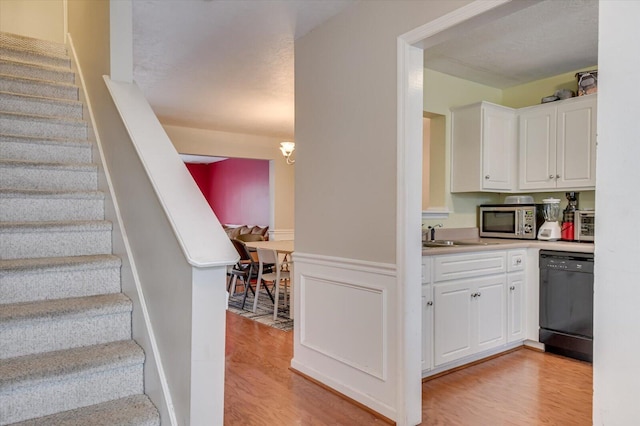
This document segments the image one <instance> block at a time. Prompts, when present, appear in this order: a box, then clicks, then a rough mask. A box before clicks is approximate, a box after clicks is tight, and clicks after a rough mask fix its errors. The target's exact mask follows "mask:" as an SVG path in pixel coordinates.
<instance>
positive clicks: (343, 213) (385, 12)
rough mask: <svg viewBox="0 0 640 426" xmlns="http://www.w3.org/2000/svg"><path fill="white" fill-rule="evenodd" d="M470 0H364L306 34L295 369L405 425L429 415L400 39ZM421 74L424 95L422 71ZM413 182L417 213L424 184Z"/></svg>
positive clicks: (299, 124)
mask: <svg viewBox="0 0 640 426" xmlns="http://www.w3.org/2000/svg"><path fill="white" fill-rule="evenodd" d="M466 3H467V2H461V1H429V2H416V1H376V2H371V1H369V2H357V3H355V4H354V5H352V6H351V7H350V8H349V9H347V10H346V11H344V12H343V13H341V14H339V15H337V16H336V17H334V18H333V19H331V20H330V21H328V22H326V23H325V24H323V25H321V26H320V27H317V28H316V29H314V30H313V31H312V32H310V33H309V34H307V35H306V36H304V37H302V38H301V39H299V40H297V42H296V52H295V53H296V64H295V67H296V88H295V89H296V131H295V133H296V144H297V151H298V157H297V160H296V211H295V214H296V224H297V228H296V252H295V253H294V261H295V269H294V272H295V279H294V283H295V286H296V292H295V300H294V303H295V313H296V314H295V315H296V316H295V319H294V320H295V321H296V324H297V327H296V329H295V331H294V359H293V360H292V367H294V368H296V369H298V370H301V371H303V372H304V373H306V374H308V375H310V376H312V377H313V378H315V379H317V380H319V381H321V382H323V383H326V384H328V385H330V386H332V387H333V388H335V389H337V390H338V391H340V392H342V393H344V394H346V395H348V396H349V397H351V398H354V399H356V400H357V401H359V402H361V403H363V404H365V405H367V406H368V407H371V408H372V409H374V410H376V411H378V412H379V413H381V414H383V415H385V416H387V417H390V418H391V419H393V420H395V421H397V422H398V424H399V425H405V424H415V423H418V422H419V419H420V371H419V367H420V356H419V354H420V350H421V341H420V338H419V325H418V323H419V319H418V317H419V312H417V311H418V309H414V306H411V307H408V308H407V309H406V310H404V308H405V306H404V300H405V299H404V294H405V292H407V293H409V294H413V293H415V294H416V296H417V297H416V298H415V301H416V305H417V306H418V307H419V299H420V296H419V295H420V279H419V277H420V275H419V238H420V234H419V232H420V226H419V221H418V220H417V218H416V225H417V226H416V227H415V235H414V237H415V242H416V250H415V255H416V256H417V260H418V262H414V265H413V266H414V267H415V268H416V271H417V273H416V274H415V275H416V279H415V280H411V278H408V281H409V282H404V281H403V279H404V276H403V275H402V267H400V271H399V269H398V268H399V267H398V264H397V263H398V262H401V261H400V260H398V256H400V255H398V254H397V253H396V247H397V241H398V238H399V237H398V235H397V226H398V221H397V216H396V215H397V206H398V198H399V197H400V195H399V191H398V164H399V158H398V133H399V125H398V122H397V121H398V120H397V118H398V84H399V83H398V62H397V61H398V55H399V52H398V37H399V36H401V35H402V34H404V33H406V32H407V31H410V30H412V29H413V28H416V27H418V26H420V25H422V24H425V23H426V22H429V21H431V20H433V19H435V18H437V17H439V16H441V15H443V14H445V13H447V12H449V11H451V10H454V9H455V8H457V7H460V6H462V5H464V4H466ZM402 52H404V50H402ZM414 53H415V52H413V51H411V52H410V53H409V55H410V56H411V57H412V59H415V58H414ZM420 56H421V55H420ZM420 62H421V60H419V61H418V63H420ZM420 68H421V67H420V66H418V70H419V69H420ZM418 74H419V75H418ZM414 77H415V78H414V80H412V81H411V82H407V83H409V84H412V87H413V88H414V90H413V91H412V92H415V91H416V90H419V93H418V94H419V96H420V98H421V93H422V73H421V72H420V73H415V74H414ZM403 84H404V80H403ZM420 107H421V102H420V101H419V102H417V103H416V108H415V110H413V112H414V113H419V114H420V117H422V114H421V113H420V109H421V108H420ZM411 130H412V131H413V130H414V129H413V128H412V129H411ZM415 133H417V134H418V135H419V136H420V137H419V138H415V139H417V140H413V143H414V144H416V146H418V147H420V151H421V147H422V137H421V131H420V129H418V131H417V132H415ZM412 134H413V133H412ZM414 136H415V135H414ZM401 158H402V160H401V161H404V160H405V158H404V157H401ZM411 160H413V161H415V162H417V164H419V162H420V161H421V157H419V158H415V159H411ZM416 168H417V169H418V170H419V165H417V166H416ZM419 179H420V177H419V176H417V177H416V180H419ZM410 186H411V187H417V191H415V197H416V199H415V200H412V201H416V202H415V203H414V204H415V207H416V209H415V213H416V215H419V210H420V198H421V191H420V182H415V183H412V184H411V185H410ZM411 213H413V212H410V213H409V214H411ZM408 289H411V291H409V290H408ZM318 307H320V308H321V309H318ZM412 315H413V317H412ZM406 318H416V321H417V322H416V324H415V327H414V328H411V327H407V326H406ZM319 324H321V325H322V327H319V326H318V325H319ZM410 328H411V329H410ZM414 332H415V335H414ZM408 354H415V355H416V357H415V359H416V362H415V367H416V371H415V375H414V376H410V375H407V374H406V373H407V372H412V371H413V370H412V369H413V367H414V365H413V363H412V360H409V361H408V359H409V358H411V356H407V355H408ZM414 385H415V386H414ZM416 411H417V413H416Z"/></svg>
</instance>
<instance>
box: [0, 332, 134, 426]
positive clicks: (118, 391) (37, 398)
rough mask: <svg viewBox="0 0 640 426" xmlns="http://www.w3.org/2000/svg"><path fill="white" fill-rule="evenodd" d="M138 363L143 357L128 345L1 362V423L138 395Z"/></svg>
mask: <svg viewBox="0 0 640 426" xmlns="http://www.w3.org/2000/svg"><path fill="white" fill-rule="evenodd" d="M143 363H144V352H143V351H142V349H141V348H140V347H139V346H138V345H137V344H136V343H135V342H133V341H132V340H125V341H118V342H111V343H107V344H100V345H94V346H87V347H81V348H75V349H70V350H64V351H56V352H49V353H42V354H36V355H29V356H23V357H17V358H12V359H8V360H5V361H3V362H2V363H1V364H0V419H1V420H2V424H9V423H13V422H20V421H25V420H29V419H34V418H38V417H42V416H47V415H50V414H54V413H60V412H61V411H68V410H74V409H77V408H81V407H88V406H91V405H95V404H100V403H103V402H107V401H113V400H115V399H120V398H125V397H128V396H132V395H139V394H141V393H142V392H143V379H142V377H143V376H142V371H143ZM48 424H55V423H48ZM75 424H76V425H83V424H85V423H83V422H79V423H75ZM114 424H123V425H124V424H130V423H128V422H126V421H125V422H123V423H114Z"/></svg>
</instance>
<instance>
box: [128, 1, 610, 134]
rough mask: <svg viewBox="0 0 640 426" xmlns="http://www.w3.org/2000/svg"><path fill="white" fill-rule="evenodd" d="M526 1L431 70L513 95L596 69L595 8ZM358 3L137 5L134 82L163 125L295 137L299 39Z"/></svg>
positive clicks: (443, 50) (438, 58)
mask: <svg viewBox="0 0 640 426" xmlns="http://www.w3.org/2000/svg"><path fill="white" fill-rule="evenodd" d="M518 1H522V0H518ZM524 2H525V3H524V4H526V3H530V4H531V6H529V7H527V8H525V9H523V10H520V11H518V12H515V13H513V14H511V15H509V16H508V17H506V18H502V19H500V20H499V21H497V22H494V23H492V24H491V25H484V26H481V27H479V28H476V29H473V30H469V31H465V32H462V31H457V32H456V34H457V35H459V37H457V38H456V39H454V40H451V39H448V40H445V41H444V42H443V43H441V44H438V45H435V46H431V47H429V48H428V49H426V50H425V66H427V67H428V68H431V69H434V70H437V71H440V72H443V73H446V74H451V75H454V76H457V77H461V78H464V79H467V80H471V81H476V82H479V83H482V84H486V85H489V86H493V87H497V88H506V87H510V86H514V85H518V84H522V83H525V82H529V81H533V80H537V79H540V78H544V77H549V76H552V75H557V74H561V73H564V72H568V71H573V70H575V69H579V68H584V67H588V66H592V65H594V64H597V25H598V9H597V7H598V6H597V3H598V2H597V1H596V0H547V1H532V0H524ZM353 3H354V0H321V1H320V0H270V1H267V0H234V1H224V0H136V1H134V2H133V38H134V45H133V55H134V58H133V60H134V79H135V81H136V82H137V83H138V85H139V86H140V88H141V89H142V91H143V92H144V93H145V95H146V97H147V99H148V100H149V102H150V104H151V106H152V108H153V110H154V111H155V113H156V115H157V116H158V117H159V118H160V120H161V121H162V122H163V123H164V124H170V125H180V126H187V127H196V128H205V129H215V130H222V131H229V132H239V133H250V134H259V135H265V136H273V137H281V138H286V139H289V138H292V137H293V129H294V41H295V40H296V39H297V38H299V37H301V36H303V35H305V34H306V33H308V32H309V31H311V30H312V29H313V28H314V27H316V26H317V25H320V24H321V23H323V22H325V21H326V20H328V19H329V18H331V17H332V16H334V15H336V14H338V13H340V12H341V11H343V10H344V9H345V8H347V7H348V6H349V5H351V4H353Z"/></svg>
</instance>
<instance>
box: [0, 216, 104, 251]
mask: <svg viewBox="0 0 640 426" xmlns="http://www.w3.org/2000/svg"><path fill="white" fill-rule="evenodd" d="M111 230H112V225H111V222H108V221H104V220H95V221H71V222H0V259H27V258H31V257H65V256H83V255H94V254H109V253H111Z"/></svg>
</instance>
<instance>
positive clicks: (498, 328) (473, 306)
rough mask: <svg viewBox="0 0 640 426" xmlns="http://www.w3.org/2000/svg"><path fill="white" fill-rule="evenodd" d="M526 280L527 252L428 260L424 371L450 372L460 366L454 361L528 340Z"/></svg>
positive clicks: (424, 299)
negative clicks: (450, 367)
mask: <svg viewBox="0 0 640 426" xmlns="http://www.w3.org/2000/svg"><path fill="white" fill-rule="evenodd" d="M425 271H426V272H425ZM526 277H527V271H526V252H525V251H524V250H522V249H515V250H494V251H480V252H467V253H460V254H451V255H439V256H432V257H425V258H423V277H422V278H423V279H422V370H423V372H425V371H429V370H433V372H434V373H437V372H440V371H445V370H446V369H447V364H449V363H451V366H452V367H453V366H456V365H460V361H458V363H454V361H457V360H460V359H462V358H465V357H468V360H470V361H472V360H475V359H480V358H481V357H482V356H484V355H485V353H488V354H491V353H496V352H498V351H500V348H501V347H505V349H506V348H507V347H513V344H517V342H519V341H523V340H524V339H525V337H526V330H527V328H526V305H525V303H526V294H527V293H526V286H525V285H526ZM509 344H511V345H509ZM474 356H475V358H474ZM462 362H466V360H465V361H462Z"/></svg>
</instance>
